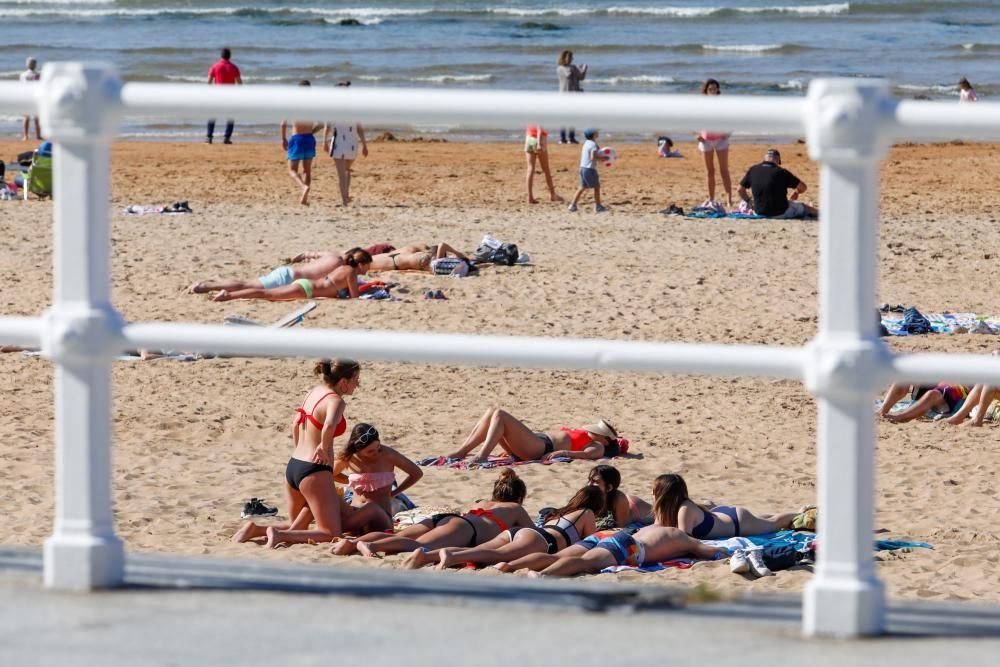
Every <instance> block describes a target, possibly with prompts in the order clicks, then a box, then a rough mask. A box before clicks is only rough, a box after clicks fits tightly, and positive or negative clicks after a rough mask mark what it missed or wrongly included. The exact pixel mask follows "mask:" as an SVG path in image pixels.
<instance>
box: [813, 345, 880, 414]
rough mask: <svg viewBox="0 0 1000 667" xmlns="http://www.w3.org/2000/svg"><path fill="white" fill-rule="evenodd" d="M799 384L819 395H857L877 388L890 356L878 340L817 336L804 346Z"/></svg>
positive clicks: (844, 396)
mask: <svg viewBox="0 0 1000 667" xmlns="http://www.w3.org/2000/svg"><path fill="white" fill-rule="evenodd" d="M805 350H806V356H807V359H808V362H807V363H806V364H805V367H804V373H803V378H802V381H803V384H805V387H806V389H807V390H808V391H809V392H810V393H812V394H814V395H816V396H821V397H823V398H832V399H836V398H838V397H843V398H857V397H858V396H859V395H865V396H867V395H868V394H869V393H871V392H874V391H877V390H878V388H879V387H880V386H881V385H882V383H883V381H884V378H885V376H886V374H887V373H888V371H889V368H890V365H891V359H892V355H891V353H890V352H889V350H888V348H887V347H886V346H885V345H884V344H883V343H882V342H881V341H880V340H878V339H868V338H856V337H854V336H844V337H831V336H818V337H817V338H814V339H813V340H812V341H810V342H809V344H808V345H806V348H805Z"/></svg>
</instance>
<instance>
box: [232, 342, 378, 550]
mask: <svg viewBox="0 0 1000 667" xmlns="http://www.w3.org/2000/svg"><path fill="white" fill-rule="evenodd" d="M313 372H314V373H315V374H316V375H318V376H319V377H320V378H322V382H323V383H322V384H319V385H316V386H315V387H313V388H312V389H310V390H309V392H308V393H307V394H306V397H305V399H304V400H303V401H302V406H301V407H299V408H297V409H296V410H295V412H296V417H295V420H294V421H293V422H292V443H293V444H294V446H295V449H294V451H293V452H292V456H291V458H290V459H288V465H286V466H285V496H286V498H287V499H288V516H289V517H290V518H292V519H293V521H292V523H291V524H287V525H279V526H267V527H265V526H258V525H257V524H255V523H254V522H253V521H248V522H247V523H246V524H244V525H243V527H242V528H240V530H239V531H237V533H236V534H235V535H233V541H234V542H246V541H247V540H251V539H254V538H259V537H264V536H266V537H267V546H268V547H270V548H272V549H273V548H275V547H277V546H278V544H281V543H282V542H285V543H291V544H297V543H302V542H329V541H330V540H332V539H333V538H335V537H338V536H340V535H341V534H342V533H343V531H344V530H345V529H347V530H359V529H363V528H365V527H368V529H373V528H374V529H380V528H385V527H391V526H392V520H391V519H390V518H389V517H388V515H387V513H386V511H385V510H384V509H382V507H380V506H379V505H378V504H375V503H370V504H369V505H367V506H365V507H363V508H361V509H357V510H355V509H353V508H351V507H349V506H348V505H347V504H346V503H345V502H344V501H343V499H342V498H341V497H340V496H339V495H337V487H336V485H335V484H334V480H333V467H332V466H331V465H330V464H331V462H332V461H333V455H332V448H333V440H334V438H336V437H337V436H340V435H342V434H343V433H344V432H345V431H346V430H347V420H346V419H345V418H344V408H345V407H346V401H345V400H344V399H345V397H347V396H350V395H352V394H353V393H354V392H355V391H356V390H357V388H358V386H359V384H360V382H361V366H360V365H359V364H358V362H356V361H353V360H350V359H333V360H330V359H323V360H321V361H319V362H318V363H317V364H316V366H315V368H314V369H313ZM313 519H315V521H316V528H315V529H314V530H307V528H308V526H309V524H310V523H311V522H312V521H313Z"/></svg>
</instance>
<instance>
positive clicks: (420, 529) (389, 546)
mask: <svg viewBox="0 0 1000 667" xmlns="http://www.w3.org/2000/svg"><path fill="white" fill-rule="evenodd" d="M527 494H528V489H527V487H526V486H525V484H524V481H523V480H522V479H521V478H520V477H518V476H517V473H515V472H514V471H513V470H511V469H510V468H506V469H504V470H503V472H501V473H500V477H499V479H497V481H496V482H495V483H494V484H493V499H492V500H489V501H485V502H480V503H477V504H476V505H475V507H473V508H472V509H470V510H469V511H467V512H466V513H465V514H435V515H434V516H432V517H429V518H427V519H424V520H423V521H421V522H420V523H417V524H414V525H412V526H410V527H408V528H405V529H404V530H402V531H401V532H399V533H397V534H395V535H386V534H385V533H383V532H373V533H369V534H367V535H363V536H361V537H360V538H358V539H357V540H341V541H340V542H339V543H338V544H336V545H334V546H333V547H332V548H331V549H330V552H331V553H334V554H336V555H338V556H347V555H350V554H353V553H361V554H363V555H365V556H374V555H376V554H377V553H386V554H395V553H400V552H401V551H413V550H414V549H440V548H441V547H474V546H476V545H477V544H482V543H483V542H488V541H489V540H492V539H493V538H495V537H496V536H497V535H499V534H500V533H501V532H503V531H505V530H507V529H508V528H515V527H518V526H531V525H534V524H532V523H531V518H530V517H529V516H528V513H527V512H525V511H524V507H522V506H521V504H522V503H523V502H524V497H525V496H526V495H527Z"/></svg>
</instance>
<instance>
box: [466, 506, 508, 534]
mask: <svg viewBox="0 0 1000 667" xmlns="http://www.w3.org/2000/svg"><path fill="white" fill-rule="evenodd" d="M465 514H466V516H479V517H486V518H487V519H489V520H490V521H492V522H493V523H495V524H496V525H497V526H499V527H500V532H501V533H502V532H504V531H505V530H509V529H508V528H507V524H505V523H504V522H503V521H501V520H500V517H498V516H497V515H496V514H494V513H493V512H492V511H490V510H487V509H483V508H481V507H476V508H474V509H471V510H469V511H468V512H466V513H465Z"/></svg>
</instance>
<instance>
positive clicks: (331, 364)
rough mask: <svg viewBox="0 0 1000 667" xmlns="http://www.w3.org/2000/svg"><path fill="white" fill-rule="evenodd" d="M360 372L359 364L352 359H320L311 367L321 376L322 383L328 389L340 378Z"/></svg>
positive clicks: (345, 378)
mask: <svg viewBox="0 0 1000 667" xmlns="http://www.w3.org/2000/svg"><path fill="white" fill-rule="evenodd" d="M360 372H361V364H359V363H358V362H356V361H354V360H353V359H320V360H319V361H317V362H316V366H315V367H314V368H313V373H315V374H316V375H318V376H319V377H321V378H323V383H324V384H326V386H327V387H329V388H330V389H335V388H336V386H337V383H338V382H340V381H341V380H350V379H353V378H354V376H356V375H357V374H358V373H360Z"/></svg>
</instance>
